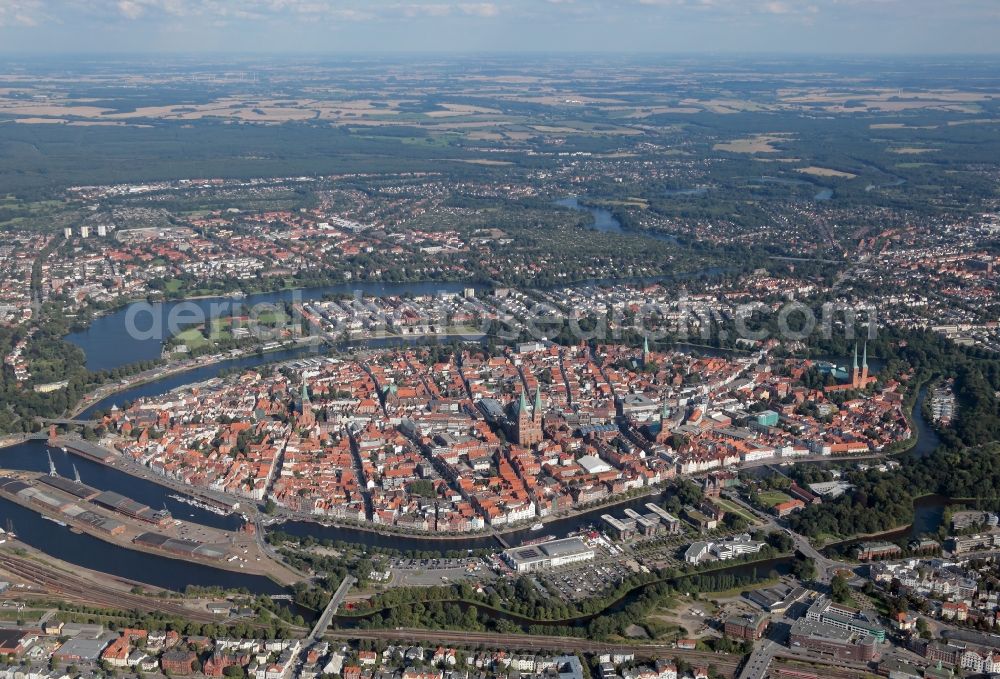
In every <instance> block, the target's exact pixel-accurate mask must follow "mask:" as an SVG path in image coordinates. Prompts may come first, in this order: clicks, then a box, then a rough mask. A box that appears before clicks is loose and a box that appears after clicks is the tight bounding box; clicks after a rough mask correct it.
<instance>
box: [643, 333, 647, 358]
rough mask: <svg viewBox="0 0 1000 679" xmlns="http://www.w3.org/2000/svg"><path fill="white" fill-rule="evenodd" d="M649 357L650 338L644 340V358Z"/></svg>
mask: <svg viewBox="0 0 1000 679" xmlns="http://www.w3.org/2000/svg"><path fill="white" fill-rule="evenodd" d="M647 356H649V337H643V338H642V357H643V358H646V357H647Z"/></svg>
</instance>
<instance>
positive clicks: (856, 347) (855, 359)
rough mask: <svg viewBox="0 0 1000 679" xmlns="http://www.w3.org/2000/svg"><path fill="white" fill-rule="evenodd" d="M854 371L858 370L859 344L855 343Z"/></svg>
mask: <svg viewBox="0 0 1000 679" xmlns="http://www.w3.org/2000/svg"><path fill="white" fill-rule="evenodd" d="M854 369H855V370H857V369H858V343H857V342H855V343H854Z"/></svg>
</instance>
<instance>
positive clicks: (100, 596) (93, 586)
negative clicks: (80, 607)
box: [0, 554, 219, 623]
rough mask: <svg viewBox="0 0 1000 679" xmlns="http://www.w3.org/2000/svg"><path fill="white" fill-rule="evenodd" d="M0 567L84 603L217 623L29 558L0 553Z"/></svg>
mask: <svg viewBox="0 0 1000 679" xmlns="http://www.w3.org/2000/svg"><path fill="white" fill-rule="evenodd" d="M0 569H3V570H5V571H7V572H8V573H11V574H13V575H16V576H18V577H19V578H22V579H23V580H25V581H26V582H29V583H31V584H35V585H38V586H39V587H42V588H44V590H45V592H46V593H47V594H59V595H61V596H64V597H66V598H69V599H74V600H77V601H80V602H84V603H88V604H96V605H99V606H107V607H108V608H114V609H118V610H138V611H146V612H159V613H166V614H169V615H176V616H178V617H184V618H185V619H187V620H193V621H195V622H202V623H205V622H212V623H217V622H219V618H218V617H217V616H215V615H213V614H211V613H208V612H207V611H205V612H201V611H198V610H196V609H193V608H188V607H187V606H184V605H182V604H178V603H173V602H170V601H163V600H159V599H154V598H151V597H145V596H141V595H138V594H132V593H130V592H126V591H122V590H119V589H115V588H113V587H108V586H106V585H101V584H99V583H97V582H94V581H91V580H86V579H84V578H81V577H78V576H75V575H73V574H72V573H69V572H66V571H62V570H57V569H55V568H53V567H50V566H46V565H44V564H41V563H39V562H37V561H33V560H31V559H27V558H23V557H19V556H14V555H11V554H0Z"/></svg>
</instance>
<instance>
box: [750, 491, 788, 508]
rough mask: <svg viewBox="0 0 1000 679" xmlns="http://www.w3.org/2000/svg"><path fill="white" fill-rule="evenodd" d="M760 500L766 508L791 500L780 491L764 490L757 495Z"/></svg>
mask: <svg viewBox="0 0 1000 679" xmlns="http://www.w3.org/2000/svg"><path fill="white" fill-rule="evenodd" d="M757 497H758V498H760V502H761V504H762V505H764V506H765V507H767V508H771V507H774V506H775V505H780V504H781V503H782V502H788V501H789V500H791V499H792V498H791V497H789V496H788V495H785V494H784V493H782V492H781V491H780V490H766V491H764V492H762V493H759V494H758V495H757Z"/></svg>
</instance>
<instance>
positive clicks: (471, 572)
mask: <svg viewBox="0 0 1000 679" xmlns="http://www.w3.org/2000/svg"><path fill="white" fill-rule="evenodd" d="M390 571H391V573H392V579H391V583H392V585H393V586H397V587H406V586H414V587H430V586H433V585H448V584H451V583H453V582H459V581H461V580H466V579H474V580H483V579H488V578H493V577H496V574H495V572H494V571H493V570H492V568H491V567H490V565H489V564H488V563H487V562H486V561H484V560H483V559H479V558H475V557H464V558H460V559H445V558H440V559H392V561H391V562H390Z"/></svg>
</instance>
